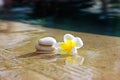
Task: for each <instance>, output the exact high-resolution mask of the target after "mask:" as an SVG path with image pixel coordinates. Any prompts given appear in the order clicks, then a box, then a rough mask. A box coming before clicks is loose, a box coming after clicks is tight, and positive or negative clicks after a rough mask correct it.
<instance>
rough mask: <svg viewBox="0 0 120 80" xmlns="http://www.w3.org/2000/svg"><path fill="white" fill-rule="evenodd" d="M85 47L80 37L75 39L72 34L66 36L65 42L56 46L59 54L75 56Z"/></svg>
mask: <svg viewBox="0 0 120 80" xmlns="http://www.w3.org/2000/svg"><path fill="white" fill-rule="evenodd" d="M82 46H83V41H82V40H81V38H79V37H74V36H73V35H71V34H65V35H64V42H58V43H56V44H55V48H56V49H57V54H67V55H75V54H77V49H78V48H81V47H82Z"/></svg>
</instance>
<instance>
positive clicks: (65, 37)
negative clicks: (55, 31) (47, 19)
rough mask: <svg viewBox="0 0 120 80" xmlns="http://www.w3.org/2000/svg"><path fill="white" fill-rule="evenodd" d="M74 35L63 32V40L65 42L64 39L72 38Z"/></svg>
mask: <svg viewBox="0 0 120 80" xmlns="http://www.w3.org/2000/svg"><path fill="white" fill-rule="evenodd" d="M74 38H75V37H74V36H73V35H71V34H65V35H64V42H66V40H68V39H74Z"/></svg>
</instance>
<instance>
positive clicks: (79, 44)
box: [74, 37, 83, 48]
mask: <svg viewBox="0 0 120 80" xmlns="http://www.w3.org/2000/svg"><path fill="white" fill-rule="evenodd" d="M74 40H75V42H76V43H77V46H76V48H81V47H82V46H83V41H82V40H81V38H79V37H76V38H75V39H74Z"/></svg>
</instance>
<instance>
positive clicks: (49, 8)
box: [0, 0, 120, 37]
mask: <svg viewBox="0 0 120 80" xmlns="http://www.w3.org/2000/svg"><path fill="white" fill-rule="evenodd" d="M0 20H9V21H17V22H23V23H28V24H34V25H42V26H44V27H49V28H57V29H62V30H69V31H77V32H85V33H92V34H100V35H108V36H118V37H120V0H0Z"/></svg>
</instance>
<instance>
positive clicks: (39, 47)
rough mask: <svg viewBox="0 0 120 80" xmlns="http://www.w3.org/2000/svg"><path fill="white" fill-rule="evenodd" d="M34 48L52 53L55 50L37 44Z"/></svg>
mask: <svg viewBox="0 0 120 80" xmlns="http://www.w3.org/2000/svg"><path fill="white" fill-rule="evenodd" d="M35 48H36V49H37V50H44V51H53V50H55V48H54V47H52V46H43V45H39V44H37V45H36V46H35Z"/></svg>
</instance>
